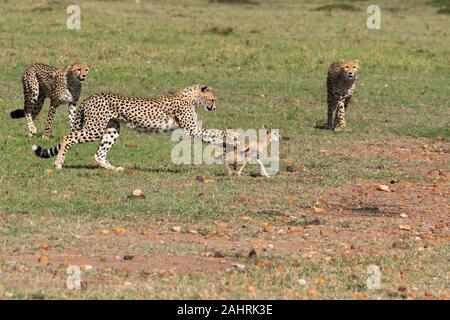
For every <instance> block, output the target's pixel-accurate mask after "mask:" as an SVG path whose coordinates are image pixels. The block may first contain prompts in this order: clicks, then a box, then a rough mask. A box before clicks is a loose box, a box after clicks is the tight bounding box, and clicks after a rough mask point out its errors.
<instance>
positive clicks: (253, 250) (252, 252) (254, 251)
mask: <svg viewBox="0 0 450 320" xmlns="http://www.w3.org/2000/svg"><path fill="white" fill-rule="evenodd" d="M257 256H258V255H257V254H256V250H255V249H254V248H252V250H250V252H249V254H248V257H249V258H250V259H255V258H256V257H257Z"/></svg>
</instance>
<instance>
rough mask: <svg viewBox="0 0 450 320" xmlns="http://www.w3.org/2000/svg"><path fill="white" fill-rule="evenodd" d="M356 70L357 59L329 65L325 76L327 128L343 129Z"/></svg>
mask: <svg viewBox="0 0 450 320" xmlns="http://www.w3.org/2000/svg"><path fill="white" fill-rule="evenodd" d="M358 70H359V61H358V60H347V61H338V62H333V63H332V64H331V65H330V68H329V69H328V77H327V94H328V98H327V102H328V121H327V126H328V129H331V130H335V131H340V130H343V129H345V111H346V110H347V106H348V103H349V102H350V100H351V98H352V96H353V92H354V90H355V86H356V80H357V79H358ZM335 110H336V115H335V117H334V121H333V113H334V111H335Z"/></svg>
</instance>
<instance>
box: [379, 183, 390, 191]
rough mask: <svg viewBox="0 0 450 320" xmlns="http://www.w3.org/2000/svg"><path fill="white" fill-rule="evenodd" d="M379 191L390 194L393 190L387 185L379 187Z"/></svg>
mask: <svg viewBox="0 0 450 320" xmlns="http://www.w3.org/2000/svg"><path fill="white" fill-rule="evenodd" d="M377 190H378V191H384V192H389V191H391V189H389V186H387V185H385V184H380V185H379V186H378V187H377Z"/></svg>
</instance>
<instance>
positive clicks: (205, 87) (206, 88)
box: [200, 85, 211, 92]
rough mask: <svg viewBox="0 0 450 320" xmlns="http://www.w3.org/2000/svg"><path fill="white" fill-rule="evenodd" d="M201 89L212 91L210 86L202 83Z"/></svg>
mask: <svg viewBox="0 0 450 320" xmlns="http://www.w3.org/2000/svg"><path fill="white" fill-rule="evenodd" d="M200 90H201V91H202V92H208V91H211V88H210V87H208V86H204V85H202V86H201V87H200Z"/></svg>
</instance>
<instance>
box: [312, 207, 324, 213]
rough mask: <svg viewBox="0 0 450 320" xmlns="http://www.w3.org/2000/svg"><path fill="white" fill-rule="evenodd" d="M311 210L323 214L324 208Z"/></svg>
mask: <svg viewBox="0 0 450 320" xmlns="http://www.w3.org/2000/svg"><path fill="white" fill-rule="evenodd" d="M313 210H314V212H315V213H325V209H324V208H318V207H314V208H313Z"/></svg>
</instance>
